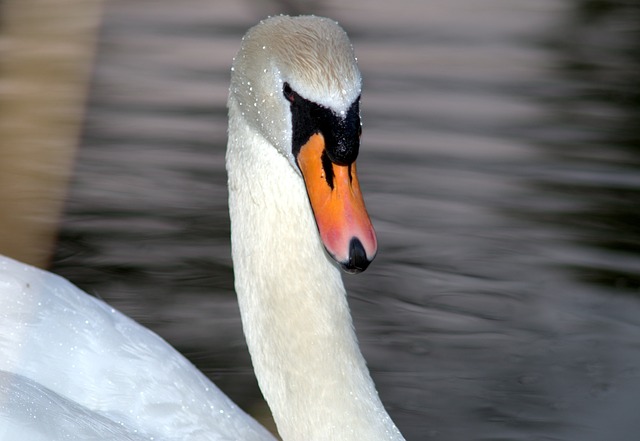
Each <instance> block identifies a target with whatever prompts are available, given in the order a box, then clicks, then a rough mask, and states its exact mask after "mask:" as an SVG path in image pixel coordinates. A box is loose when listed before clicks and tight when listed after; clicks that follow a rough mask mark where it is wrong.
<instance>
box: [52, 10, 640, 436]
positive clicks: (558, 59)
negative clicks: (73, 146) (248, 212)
mask: <svg viewBox="0 0 640 441" xmlns="http://www.w3.org/2000/svg"><path fill="white" fill-rule="evenodd" d="M283 3H284V2H283ZM153 4H154V6H153V8H151V7H150V5H149V2H145V1H142V0H136V1H128V2H117V1H112V2H107V9H106V16H105V19H104V23H103V29H102V33H101V37H100V45H99V53H98V58H97V64H96V66H97V67H96V70H95V74H94V82H93V86H92V91H91V99H90V102H89V113H88V117H87V121H86V124H85V129H84V136H83V142H82V149H81V151H80V154H79V157H78V161H77V169H76V175H75V178H74V181H73V185H72V191H71V194H70V196H69V199H68V203H67V207H66V213H65V218H64V222H63V225H62V231H61V235H60V240H59V243H58V249H57V252H56V257H55V260H54V264H53V270H54V271H56V272H58V273H60V274H62V275H64V276H66V277H68V278H70V279H71V280H72V281H74V282H75V283H77V284H78V285H79V286H81V287H83V288H84V289H86V290H87V291H89V292H91V293H94V294H96V295H98V296H100V297H102V298H104V299H106V300H107V301H108V302H109V303H111V304H113V305H114V306H116V307H117V308H119V309H121V310H122V311H124V312H125V313H126V314H128V315H130V316H132V317H134V318H135V319H136V320H138V321H140V322H142V323H143V324H145V325H146V326H148V327H150V328H152V329H154V330H155V331H157V332H158V333H159V334H160V335H162V336H163V337H164V338H166V339H167V340H168V341H169V342H170V343H172V344H173V345H174V346H176V347H177V348H178V349H179V350H180V351H181V352H183V353H184V354H186V355H187V356H188V357H189V358H190V359H191V360H192V361H193V362H194V363H195V364H196V365H197V366H199V367H200V368H201V369H202V370H203V371H204V372H205V373H206V374H207V375H209V376H210V377H212V379H213V380H214V381H215V382H216V383H217V384H218V385H220V387H221V388H222V389H223V390H224V391H225V392H227V393H228V394H229V395H230V396H231V398H233V399H234V400H235V401H236V402H238V403H239V404H240V405H242V406H243V407H244V408H245V409H247V410H249V411H250V412H254V411H255V412H258V413H260V412H262V410H261V408H262V405H261V404H260V393H259V391H258V389H257V386H256V384H255V380H254V378H253V372H252V369H251V365H250V361H249V358H248V355H247V353H246V347H245V344H244V338H243V336H242V333H241V328H240V322H239V315H238V311H237V305H236V302H235V295H234V293H233V281H232V264H231V259H230V248H229V239H228V238H229V221H228V214H227V208H226V197H227V195H226V187H225V184H226V176H225V172H224V163H223V159H224V150H225V144H226V139H225V137H226V109H225V101H226V94H227V85H228V80H229V67H230V61H231V58H232V57H233V54H234V53H235V51H236V50H237V48H238V45H239V40H240V38H241V36H242V34H243V33H244V32H245V31H246V29H247V28H248V27H250V26H251V25H252V24H254V23H256V22H257V21H258V20H259V19H260V18H262V17H263V16H265V15H267V14H269V13H275V12H286V11H287V10H288V9H287V8H292V7H293V6H292V5H289V6H286V5H279V4H276V3H272V4H271V3H269V4H267V3H265V4H260V5H254V4H249V3H238V2H228V3H227V2H214V1H204V0H186V1H182V2H171V1H169V0H156V1H154V2H153ZM294 6H295V5H294ZM293 12H315V13H317V14H322V15H327V16H330V17H333V18H335V19H337V20H339V21H340V23H341V24H342V25H343V26H344V27H345V28H346V30H347V31H348V32H349V34H350V36H351V38H352V41H353V43H354V46H355V49H356V54H357V56H358V59H359V64H360V66H361V69H362V72H363V75H364V78H365V90H364V93H363V103H362V112H363V118H364V134H363V146H362V149H361V155H360V158H359V162H358V170H359V172H360V175H361V185H362V187H363V191H364V193H365V198H366V201H367V206H368V208H369V211H370V213H371V215H372V218H373V221H374V225H375V227H376V229H377V232H378V237H379V241H380V250H379V255H378V258H377V259H376V261H375V262H374V264H373V265H372V266H371V267H370V269H368V270H367V271H366V272H365V273H364V274H362V275H359V276H351V277H346V283H347V285H348V289H349V292H350V304H351V306H352V310H353V315H354V321H355V325H356V329H357V332H358V336H359V338H360V342H361V345H362V348H363V352H364V354H365V357H366V358H367V360H368V363H369V366H370V368H371V370H372V375H373V377H374V379H375V381H376V383H377V385H378V388H379V391H380V394H381V396H382V399H383V401H384V402H385V404H386V406H387V408H388V409H389V412H390V413H391V415H392V417H393V418H394V420H395V421H396V422H397V424H398V426H399V427H400V429H401V430H402V432H403V433H404V434H405V436H406V437H407V439H408V440H416V441H417V440H428V439H434V440H469V439H475V440H483V439H486V440H594V441H595V440H603V439H615V440H636V439H637V433H638V431H639V430H640V422H639V421H638V418H637V408H638V404H640V295H639V294H640V173H639V170H640V149H639V147H640V136H639V135H640V119H639V115H640V113H639V109H640V107H639V104H640V94H639V91H640V87H639V86H640V84H639V82H640V81H639V79H640V68H639V66H640V35H639V34H640V32H639V31H640V11H639V8H638V7H637V6H636V4H635V2H633V1H631V0H629V1H622V0H620V1H606V0H599V1H578V0H575V1H569V0H567V1H563V2H560V1H551V0H543V1H536V2H531V1H524V0H519V1H516V0H512V1H509V2H506V1H498V0H473V1H472V0H456V1H443V0H441V1H430V2H421V1H411V0H399V1H396V2H383V1H364V0H356V1H350V2H348V4H346V2H338V1H327V2H319V1H318V2H304V3H300V4H298V6H297V9H296V10H294V11H293Z"/></svg>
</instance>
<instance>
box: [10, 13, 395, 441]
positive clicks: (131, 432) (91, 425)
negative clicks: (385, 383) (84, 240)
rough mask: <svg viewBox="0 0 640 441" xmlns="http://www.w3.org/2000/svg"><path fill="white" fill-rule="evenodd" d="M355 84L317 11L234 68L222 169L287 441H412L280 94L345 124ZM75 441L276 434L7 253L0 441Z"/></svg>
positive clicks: (75, 292) (237, 251)
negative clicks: (323, 223)
mask: <svg viewBox="0 0 640 441" xmlns="http://www.w3.org/2000/svg"><path fill="white" fill-rule="evenodd" d="M360 82H361V80H360V73H359V71H358V68H357V66H356V63H355V58H354V56H353V51H352V49H351V45H350V43H349V40H348V38H347V37H346V34H345V33H344V31H343V30H342V29H341V28H340V27H339V26H338V25H337V24H335V22H333V21H331V20H328V19H322V18H317V17H299V18H290V17H274V18H271V19H269V20H266V21H264V22H262V23H261V24H260V25H258V26H256V27H254V28H253V29H252V30H250V31H249V33H248V34H247V35H246V36H245V38H244V39H243V44H242V48H241V49H240V52H239V53H238V56H237V57H236V59H235V61H234V68H233V74H232V83H231V89H230V94H229V118H230V120H229V145H228V150H227V170H228V173H229V194H230V196H229V210H230V215H231V223H232V225H231V227H232V250H233V260H234V270H235V277H236V291H237V293H238V299H239V304H240V310H241V315H242V322H243V329H244V332H245V336H246V338H247V342H248V346H249V350H250V352H251V356H252V361H253V364H254V369H255V371H256V376H257V378H258V382H259V384H260V387H261V389H262V391H263V394H264V396H265V398H266V399H267V402H268V403H269V406H270V407H271V409H272V411H273V414H274V419H275V421H276V423H277V426H278V431H279V432H280V435H281V436H282V438H283V440H285V441H297V440H304V441H329V440H331V441H355V440H360V441H361V440H368V441H382V440H387V441H400V440H403V438H402V435H401V434H400V432H399V431H398V430H397V428H396V427H395V425H394V424H393V422H392V421H391V419H390V418H389V416H388V414H387V412H386V411H385V410H384V407H383V406H382V403H381V402H380V400H379V398H378V395H377V392H376V390H375V386H374V384H373V382H372V380H371V378H370V375H369V372H368V370H367V368H366V364H365V361H364V359H363V357H362V355H361V353H360V350H359V348H358V344H357V340H356V337H355V334H354V332H353V325H352V321H351V316H350V313H349V308H348V305H347V302H346V293H345V290H344V286H343V283H342V279H341V275H340V271H339V268H338V267H337V265H336V264H335V262H333V260H331V259H330V258H329V257H328V256H327V254H326V253H325V250H324V248H323V244H322V242H321V240H320V237H319V235H318V229H317V228H316V223H315V220H314V213H313V212H312V209H311V206H310V205H309V199H308V196H307V192H306V190H305V182H304V180H303V177H302V175H301V173H300V170H299V169H298V166H297V163H296V157H295V155H294V154H293V153H292V151H291V143H292V124H291V110H290V108H289V102H288V101H287V99H285V97H283V95H282V90H283V85H284V84H285V83H287V84H290V85H291V87H292V88H293V89H295V90H296V91H297V92H298V93H300V96H304V98H305V99H306V100H309V101H311V102H314V103H317V104H319V105H321V106H322V107H323V108H327V109H330V111H332V112H334V114H335V115H338V118H339V115H344V113H345V110H346V109H348V108H349V106H351V105H352V104H353V103H354V102H355V101H356V100H357V99H358V97H359V95H360V88H361V84H360ZM349 173H351V171H350V172H349ZM354 173H355V170H354ZM349 176H351V175H349ZM365 216H366V212H365ZM373 240H374V241H375V238H374V239H373ZM373 246H375V243H374V245H373ZM68 439H82V440H92V439H96V440H98V439H100V440H105V439H113V440H142V439H145V440H149V439H154V440H160V439H163V440H164V439H167V440H173V439H175V440H246V441H250V440H267V439H273V438H272V437H271V435H269V434H268V432H267V431H266V430H265V429H263V428H262V427H261V426H259V425H258V424H257V423H256V422H255V421H254V420H253V419H251V418H250V417H248V416H247V415H246V414H244V412H242V411H241V410H240V409H238V408H237V407H236V406H235V405H234V404H233V403H232V402H231V401H230V400H229V399H228V398H227V397H226V396H225V395H224V394H223V393H222V392H220V391H219V390H218V388H217V387H216V386H215V385H213V384H212V383H211V382H210V381H209V380H208V379H207V378H206V377H205V376H204V375H203V374H202V373H200V372H199V371H198V370H197V369H196V368H195V367H194V366H193V365H192V364H191V363H190V362H188V361H187V360H186V359H185V358H184V357H183V356H181V355H180V354H179V353H177V352H176V351H175V350H174V349H173V348H171V347H170V346H169V345H168V344H167V343H166V342H165V341H164V340H162V339H161V338H160V337H158V336H157V335H156V334H154V333H152V332H151V331H149V330H147V329H145V328H143V327H142V326H140V325H138V324H137V323H135V322H134V321H132V320H131V319H129V318H127V317H125V316H124V315H122V314H120V313H119V312H117V311H115V310H114V309H113V308H111V307H109V306H108V305H106V304H105V303H104V302H102V301H100V300H97V299H95V298H93V297H91V296H89V295H87V294H86V293H84V292H82V291H81V290H79V289H78V288H76V287H74V286H73V285H72V284H70V283H69V282H67V281H66V280H64V279H62V278H60V277H57V276H55V275H53V274H50V273H47V272H44V271H40V270H37V269H35V268H32V267H28V266H25V265H23V264H21V263H18V262H15V261H13V260H10V259H8V258H2V259H0V440H3V441H4V440H9V441H13V440H16V441H22V440H49V441H53V440H68Z"/></svg>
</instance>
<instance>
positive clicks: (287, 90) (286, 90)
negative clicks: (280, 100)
mask: <svg viewBox="0 0 640 441" xmlns="http://www.w3.org/2000/svg"><path fill="white" fill-rule="evenodd" d="M282 93H283V94H284V97H285V98H286V99H287V101H289V102H290V103H292V102H293V100H294V92H293V89H292V88H291V86H289V83H284V86H282Z"/></svg>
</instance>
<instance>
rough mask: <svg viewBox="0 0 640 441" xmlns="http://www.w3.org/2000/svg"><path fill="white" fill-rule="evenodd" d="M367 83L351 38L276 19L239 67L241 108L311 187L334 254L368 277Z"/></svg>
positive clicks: (321, 25)
mask: <svg viewBox="0 0 640 441" xmlns="http://www.w3.org/2000/svg"><path fill="white" fill-rule="evenodd" d="M361 89H362V79H361V76H360V71H359V69H358V67H357V64H356V59H355V56H354V53H353V48H352V46H351V43H350V41H349V38H348V37H347V34H346V33H345V31H344V30H343V29H342V28H341V27H340V26H339V25H338V24H337V23H336V22H334V21H332V20H330V19H326V18H321V17H315V16H301V17H288V16H276V17H271V18H269V19H267V20H264V21H262V22H260V24H258V25H256V26H255V27H253V28H251V29H250V30H249V31H248V32H247V34H246V35H245V36H244V38H243V40H242V46H241V48H240V51H239V52H238V54H237V55H236V57H235V59H234V63H233V67H232V77H231V87H230V93H229V107H232V106H235V109H236V110H237V111H239V112H240V114H241V117H242V118H243V120H244V124H246V125H248V126H250V127H251V128H252V129H253V130H254V131H255V132H257V133H259V134H260V135H261V136H262V137H264V138H265V139H266V140H267V141H268V142H269V144H271V145H272V146H273V147H274V148H275V149H276V150H277V151H278V152H279V153H280V154H282V155H283V156H284V157H285V158H286V159H287V160H288V161H289V163H290V164H291V166H292V167H293V169H294V170H295V171H296V173H297V174H298V175H299V176H300V177H301V178H302V179H304V182H305V186H306V189H307V194H308V196H309V201H310V204H311V208H312V210H313V214H314V217H315V220H316V225H317V227H318V232H319V235H320V239H321V240H322V242H323V244H324V247H325V250H326V251H327V252H328V254H329V255H330V256H331V257H332V258H333V259H334V260H335V261H336V262H337V263H338V264H340V266H341V267H342V268H343V269H344V270H345V271H347V272H351V273H357V272H361V271H364V270H365V269H366V268H367V266H368V265H369V263H370V262H371V261H372V260H373V258H374V257H375V254H376V251H377V241H376V236H375V232H374V230H373V226H372V225H371V221H370V219H369V216H368V214H367V211H366V208H365V205H364V201H363V198H362V194H361V193H360V187H359V183H358V179H357V175H356V167H355V160H356V158H357V156H358V151H359V148H360V134H361V124H360V93H361Z"/></svg>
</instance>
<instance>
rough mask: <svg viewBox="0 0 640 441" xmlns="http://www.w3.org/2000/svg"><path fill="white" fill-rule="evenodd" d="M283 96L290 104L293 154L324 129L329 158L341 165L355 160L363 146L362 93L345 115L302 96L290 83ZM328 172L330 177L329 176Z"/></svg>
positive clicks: (295, 154) (285, 86) (295, 155)
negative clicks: (361, 122)
mask: <svg viewBox="0 0 640 441" xmlns="http://www.w3.org/2000/svg"><path fill="white" fill-rule="evenodd" d="M282 93H283V95H284V97H285V98H286V99H287V101H289V103H290V108H291V122H292V129H293V138H292V145H291V151H292V153H293V155H294V157H296V158H297V157H298V153H299V152H300V149H301V148H302V146H303V145H304V144H306V143H307V141H309V138H310V137H311V135H313V134H315V133H321V134H322V136H323V137H324V142H325V145H326V149H325V151H326V154H327V156H328V158H329V160H330V161H331V162H332V163H334V164H338V165H349V164H352V163H353V162H354V161H355V160H356V158H357V157H358V150H359V149H360V134H361V131H362V128H361V127H360V97H358V99H356V100H355V101H354V103H353V104H352V105H351V107H349V110H347V112H346V113H345V115H344V116H343V115H337V114H336V113H335V112H333V111H332V110H331V109H328V108H326V107H323V106H321V105H319V104H316V103H314V102H312V101H309V100H307V99H305V98H303V97H301V96H300V95H299V94H298V93H297V92H296V91H295V90H293V89H292V88H291V86H290V85H289V83H284V85H283V87H282ZM328 176H329V175H328V174H327V178H328Z"/></svg>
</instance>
